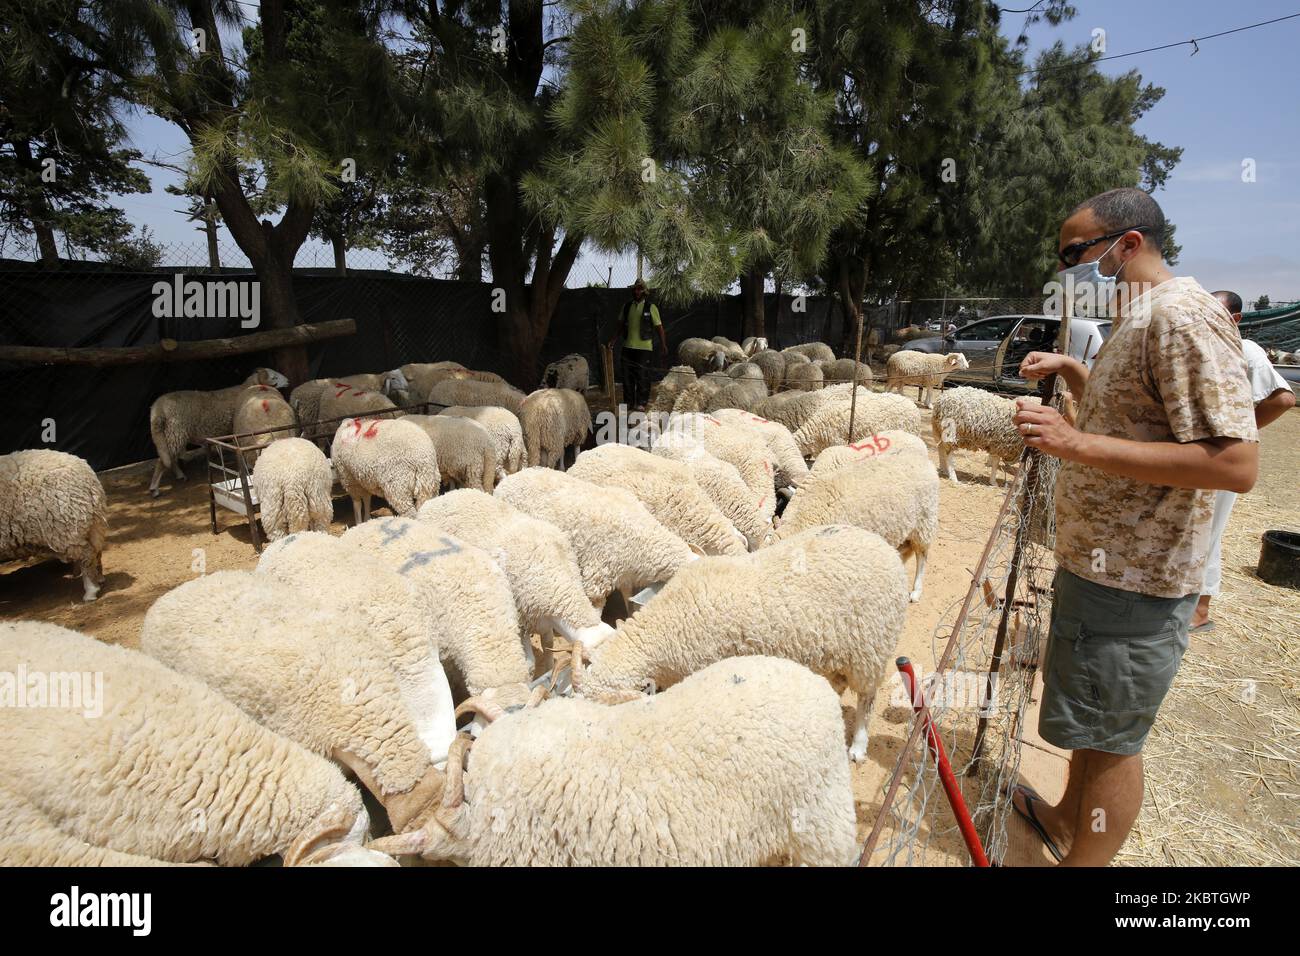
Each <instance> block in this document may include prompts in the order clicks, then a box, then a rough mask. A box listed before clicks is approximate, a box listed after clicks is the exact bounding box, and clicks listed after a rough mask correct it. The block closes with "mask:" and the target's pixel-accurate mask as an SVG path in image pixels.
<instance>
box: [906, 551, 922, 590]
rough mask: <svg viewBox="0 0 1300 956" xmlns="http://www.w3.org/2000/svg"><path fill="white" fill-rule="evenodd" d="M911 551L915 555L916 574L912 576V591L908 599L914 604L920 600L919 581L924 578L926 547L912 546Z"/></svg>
mask: <svg viewBox="0 0 1300 956" xmlns="http://www.w3.org/2000/svg"><path fill="white" fill-rule="evenodd" d="M912 553H913V554H915V555H916V574H915V576H914V577H913V578H912V593H911V594H910V595H908V598H907V599H908V601H909V602H911V603H912V604H915V603H916V602H917V601H919V600H921V582H922V581H924V580H925V559H926V549H923V548H920V547H917V546H916V545H913V546H912Z"/></svg>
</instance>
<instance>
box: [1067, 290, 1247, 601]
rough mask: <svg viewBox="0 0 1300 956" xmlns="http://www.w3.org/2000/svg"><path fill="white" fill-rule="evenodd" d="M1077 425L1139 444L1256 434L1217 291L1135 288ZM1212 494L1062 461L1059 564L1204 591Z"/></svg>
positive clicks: (1103, 576) (1234, 339)
mask: <svg viewBox="0 0 1300 956" xmlns="http://www.w3.org/2000/svg"><path fill="white" fill-rule="evenodd" d="M1076 426H1077V427H1078V428H1079V429H1080V430H1081V431H1085V432H1089V433H1091V434H1094V435H1110V436H1113V437H1115V438H1127V439H1131V440H1134V441H1157V442H1190V441H1199V440H1201V439H1205V438H1241V439H1245V440H1247V441H1256V440H1258V438H1257V433H1256V431H1255V405H1254V402H1253V401H1252V399H1251V391H1250V381H1249V379H1248V378H1247V375H1246V360H1245V358H1244V356H1243V355H1242V351H1241V337H1240V335H1239V334H1238V333H1237V329H1236V327H1235V326H1234V325H1233V324H1232V319H1231V317H1230V316H1229V315H1228V313H1227V312H1226V311H1225V310H1224V308H1223V306H1221V305H1220V304H1219V302H1218V300H1217V299H1215V298H1214V297H1213V296H1211V295H1210V294H1209V293H1208V292H1206V291H1205V290H1204V289H1202V288H1201V286H1200V285H1199V284H1198V283H1197V282H1196V280H1194V279H1192V278H1190V277H1182V278H1175V279H1170V280H1168V281H1166V282H1162V283H1161V284H1159V285H1157V286H1155V287H1154V288H1153V289H1151V290H1150V291H1149V292H1147V293H1145V294H1144V295H1141V296H1138V297H1136V298H1135V299H1134V300H1133V301H1132V302H1131V303H1130V304H1129V306H1128V307H1127V308H1126V309H1125V310H1124V311H1123V312H1122V313H1121V315H1120V319H1119V321H1118V322H1117V323H1116V325H1115V329H1114V331H1113V332H1112V333H1111V335H1110V338H1108V339H1107V340H1106V344H1105V345H1104V346H1102V349H1101V351H1100V352H1098V353H1097V359H1096V363H1095V364H1094V366H1093V369H1092V373H1091V374H1090V375H1089V377H1088V385H1087V387H1086V388H1085V389H1084V392H1083V399H1082V401H1081V402H1080V403H1079V411H1078V419H1077V421H1076ZM1214 494H1215V493H1214V492H1213V491H1200V490H1193V489H1190V488H1169V487H1165V486H1163V485H1151V484H1147V483H1146V482H1142V481H1137V480H1134V479H1132V478H1121V477H1119V476H1117V475H1111V474H1107V473H1105V472H1103V471H1099V470H1098V469H1096V468H1091V467H1088V466H1086V465H1081V464H1079V463H1078V462H1070V461H1067V462H1063V463H1062V464H1061V470H1060V475H1059V477H1058V478H1057V482H1056V527H1057V531H1056V560H1057V563H1058V564H1059V565H1060V566H1061V567H1064V568H1065V569H1066V570H1068V571H1071V572H1073V573H1074V574H1077V575H1078V576H1079V577H1082V578H1086V579H1087V580H1089V581H1094V582H1096V583H1097V584H1104V585H1106V586H1108V587H1113V588H1119V589H1121V590H1124V591H1135V592H1137V593H1139V594H1146V595H1150V596H1152V597H1182V596H1184V595H1187V594H1195V593H1198V592H1199V591H1200V589H1201V583H1202V580H1203V578H1204V576H1205V557H1206V553H1207V551H1208V550H1209V534H1210V519H1211V517H1212V516H1213V513H1214Z"/></svg>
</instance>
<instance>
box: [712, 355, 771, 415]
mask: <svg viewBox="0 0 1300 956" xmlns="http://www.w3.org/2000/svg"><path fill="white" fill-rule="evenodd" d="M755 368H757V366H755ZM765 398H767V386H766V385H764V384H763V379H762V378H758V379H752V378H741V379H738V380H737V381H734V382H732V383H731V384H730V385H724V386H723V387H722V388H720V389H718V390H717V391H716V392H714V393H713V394H712V395H710V396H709V397H708V398H707V399H706V400H705V402H704V407H703V408H702V409H701V411H704V412H714V411H717V410H718V409H719V408H738V409H740V410H742V411H748V410H749V409H751V408H753V407H754V406H755V405H757V404H758V403H759V402H761V401H762V400H763V399H765Z"/></svg>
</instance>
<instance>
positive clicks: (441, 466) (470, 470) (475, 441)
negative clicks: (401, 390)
mask: <svg viewBox="0 0 1300 956" xmlns="http://www.w3.org/2000/svg"><path fill="white" fill-rule="evenodd" d="M502 411H505V409H502ZM506 414H507V415H508V414H510V413H509V412H506ZM406 421H408V422H411V423H412V424H413V425H418V426H420V427H421V428H423V429H424V432H425V434H427V435H428V436H429V438H430V439H431V440H432V441H433V452H434V455H435V457H436V458H437V459H438V476H439V478H440V480H441V485H442V487H444V488H448V487H449V488H481V489H482V490H483V491H487V492H491V491H492V486H493V485H494V484H496V473H497V446H496V442H494V441H493V440H492V436H491V435H490V434H489V433H488V430H487V429H486V428H484V427H483V426H482V425H480V424H479V423H478V422H476V421H473V420H472V419H469V418H461V417H460V416H458V415H407V416H406Z"/></svg>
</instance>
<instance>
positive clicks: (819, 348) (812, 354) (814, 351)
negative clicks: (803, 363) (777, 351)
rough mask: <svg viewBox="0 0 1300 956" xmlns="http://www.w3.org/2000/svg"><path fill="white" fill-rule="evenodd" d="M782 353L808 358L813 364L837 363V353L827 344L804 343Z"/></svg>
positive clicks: (792, 346)
mask: <svg viewBox="0 0 1300 956" xmlns="http://www.w3.org/2000/svg"><path fill="white" fill-rule="evenodd" d="M782 351H783V352H785V353H786V354H787V355H788V354H789V353H791V352H793V353H795V354H796V355H803V356H806V357H807V358H808V360H809V361H812V362H833V361H835V352H834V351H833V350H832V349H831V347H830V346H829V345H827V344H826V343H825V342H804V343H803V344H802V345H791V346H790V347H789V348H786V349H782Z"/></svg>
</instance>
